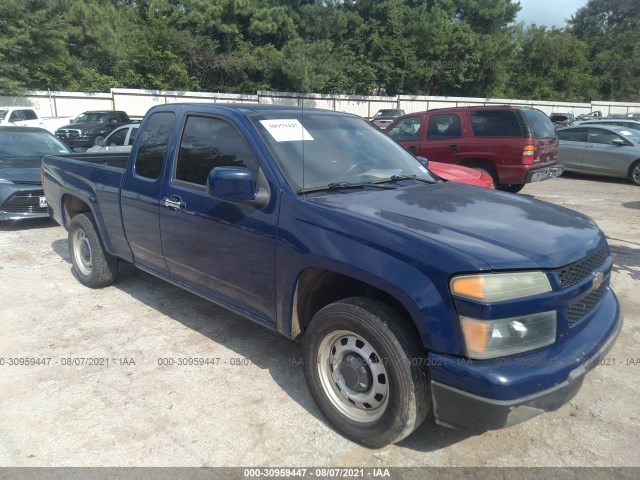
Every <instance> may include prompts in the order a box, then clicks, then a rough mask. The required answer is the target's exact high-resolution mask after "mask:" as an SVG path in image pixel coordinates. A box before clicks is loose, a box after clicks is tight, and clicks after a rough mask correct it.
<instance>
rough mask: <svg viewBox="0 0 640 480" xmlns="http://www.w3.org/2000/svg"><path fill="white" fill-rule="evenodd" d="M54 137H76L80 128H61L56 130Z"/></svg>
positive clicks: (64, 138)
mask: <svg viewBox="0 0 640 480" xmlns="http://www.w3.org/2000/svg"><path fill="white" fill-rule="evenodd" d="M56 137H58V138H60V139H63V140H68V139H77V138H80V130H76V129H70V128H61V129H59V130H58V131H57V132H56Z"/></svg>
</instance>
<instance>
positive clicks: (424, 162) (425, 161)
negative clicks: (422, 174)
mask: <svg viewBox="0 0 640 480" xmlns="http://www.w3.org/2000/svg"><path fill="white" fill-rule="evenodd" d="M416 160H418V161H419V162H420V163H421V164H422V165H423V166H425V167H427V168H429V159H428V158H427V157H416Z"/></svg>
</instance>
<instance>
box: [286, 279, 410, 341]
mask: <svg viewBox="0 0 640 480" xmlns="http://www.w3.org/2000/svg"><path fill="white" fill-rule="evenodd" d="M351 297H367V298H375V299H377V300H380V301H382V302H384V303H386V304H387V305H389V306H391V307H393V308H394V309H395V310H396V311H397V312H398V313H399V314H400V316H401V317H402V318H403V319H404V320H405V321H406V322H407V324H409V325H410V326H411V327H412V328H413V329H414V330H415V333H416V335H419V333H418V329H417V328H416V326H415V324H414V322H413V319H412V318H411V315H410V314H409V312H408V310H407V309H406V308H405V307H404V305H403V304H402V303H401V302H400V301H399V300H398V299H397V298H395V297H394V296H393V295H390V294H389V293H387V292H385V291H384V290H381V289H379V288H377V287H375V286H373V285H370V284H368V283H366V282H363V281H361V280H358V279H356V278H353V277H349V276H347V275H343V274H341V273H337V272H333V271H331V270H324V269H320V268H309V269H307V270H305V271H304V272H302V274H301V275H300V278H299V279H298V285H297V287H296V292H295V298H294V305H293V312H292V313H293V315H292V317H293V318H292V332H291V333H292V336H293V337H298V336H299V335H300V334H301V333H304V331H305V329H306V327H307V325H308V324H309V322H310V321H311V319H312V318H313V317H314V315H315V314H316V313H317V312H318V311H319V310H321V309H322V308H323V307H325V306H327V305H329V304H331V303H334V302H336V301H338V300H343V299H345V298H351Z"/></svg>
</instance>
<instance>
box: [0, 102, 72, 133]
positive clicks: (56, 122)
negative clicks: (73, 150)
mask: <svg viewBox="0 0 640 480" xmlns="http://www.w3.org/2000/svg"><path fill="white" fill-rule="evenodd" d="M69 120H71V117H40V115H38V112H36V111H35V110H34V109H33V108H28V107H0V126H6V127H38V128H44V129H45V130H48V131H50V132H51V133H55V132H56V130H57V129H58V128H59V127H61V126H62V125H64V124H66V123H68V122H69Z"/></svg>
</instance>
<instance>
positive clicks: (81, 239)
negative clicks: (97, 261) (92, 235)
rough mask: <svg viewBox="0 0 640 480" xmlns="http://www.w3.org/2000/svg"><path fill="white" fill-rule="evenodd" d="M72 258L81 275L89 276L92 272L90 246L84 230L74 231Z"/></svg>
mask: <svg viewBox="0 0 640 480" xmlns="http://www.w3.org/2000/svg"><path fill="white" fill-rule="evenodd" d="M72 243H73V257H74V258H75V260H76V266H77V267H78V270H79V271H80V273H81V274H82V275H85V276H88V275H91V272H92V271H93V255H92V253H91V244H90V243H89V238H88V237H87V233H86V232H85V231H84V230H76V231H75V232H74V234H73V242H72Z"/></svg>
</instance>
